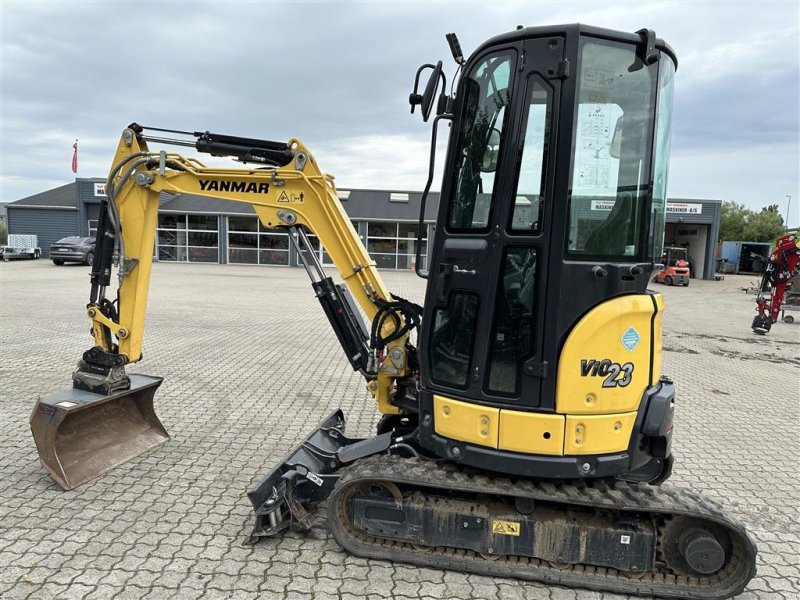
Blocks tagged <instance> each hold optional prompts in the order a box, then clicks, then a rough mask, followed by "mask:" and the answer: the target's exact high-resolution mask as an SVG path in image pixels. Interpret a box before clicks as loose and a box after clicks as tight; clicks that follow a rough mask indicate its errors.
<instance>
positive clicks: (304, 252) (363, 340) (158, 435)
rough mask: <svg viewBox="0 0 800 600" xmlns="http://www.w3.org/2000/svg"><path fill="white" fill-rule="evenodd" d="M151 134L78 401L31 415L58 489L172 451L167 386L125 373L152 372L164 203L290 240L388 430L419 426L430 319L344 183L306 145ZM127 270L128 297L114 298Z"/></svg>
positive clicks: (107, 221)
mask: <svg viewBox="0 0 800 600" xmlns="http://www.w3.org/2000/svg"><path fill="white" fill-rule="evenodd" d="M147 129H148V131H150V130H152V128H147ZM145 130H146V128H144V127H141V126H139V125H137V124H135V123H134V124H132V125H130V126H128V127H127V128H126V129H125V130H124V131H123V132H122V136H121V138H120V141H119V145H118V146H117V151H116V155H115V157H114V162H113V165H114V166H113V167H112V168H111V171H110V173H109V177H108V180H107V182H106V198H105V199H104V200H103V202H102V204H101V209H100V214H99V218H98V229H97V235H96V246H95V252H94V260H93V263H92V270H91V292H90V296H89V302H88V304H87V307H86V312H87V315H88V317H89V319H90V320H91V333H92V337H93V339H94V344H93V346H92V347H91V348H89V349H88V350H87V351H86V352H84V353H83V355H82V357H81V359H80V360H79V361H78V368H77V370H76V371H75V372H74V373H73V375H72V383H73V386H72V388H71V389H69V390H64V391H61V392H58V393H55V394H50V395H48V396H44V397H41V398H39V400H38V402H37V403H36V406H35V407H34V410H33V414H32V415H31V430H32V432H33V437H34V440H35V441H36V445H37V448H38V451H39V456H40V457H41V459H42V464H43V465H44V466H45V468H47V470H48V471H49V472H50V473H51V475H52V476H53V478H54V479H55V480H56V481H57V482H58V483H59V484H61V486H62V487H64V488H65V489H72V488H74V487H76V486H78V485H80V484H82V483H84V482H86V481H88V480H90V479H93V478H94V477H97V476H98V475H100V474H102V473H104V472H105V471H108V470H109V469H112V468H114V467H116V466H117V465H119V464H122V463H124V462H126V461H127V460H130V459H131V458H133V457H135V456H138V455H139V454H141V453H142V452H145V451H146V450H149V449H150V448H153V447H154V446H156V445H158V444H161V443H162V442H164V441H166V440H167V439H169V434H168V433H167V430H166V429H165V428H164V426H163V425H162V424H161V421H160V420H159V419H158V417H157V415H156V413H155V410H154V408H153V397H154V394H155V392H156V390H157V388H158V386H159V385H160V384H161V381H162V379H161V378H159V377H152V376H147V375H139V374H131V375H128V373H127V372H126V365H128V364H130V363H135V362H137V361H139V360H141V359H142V342H143V337H144V328H145V316H146V310H147V297H148V291H149V286H150V273H151V267H152V263H153V249H154V247H155V241H156V230H157V225H158V210H159V205H160V202H161V194H162V193H165V192H166V193H173V194H192V195H196V196H207V197H210V198H217V199H221V200H228V201H232V202H240V203H244V204H249V205H250V206H252V207H253V210H254V211H255V213H256V215H257V216H258V218H259V220H260V221H261V223H262V224H263V225H264V226H265V227H267V228H274V229H282V230H285V231H287V232H288V234H289V239H290V240H291V242H292V243H293V244H294V245H295V247H296V248H297V250H298V256H299V258H300V261H301V262H302V263H303V266H304V267H305V268H306V271H307V272H308V274H309V276H310V277H311V279H312V286H313V289H314V292H315V294H316V296H317V298H318V299H319V301H320V304H321V305H322V308H323V310H324V311H325V314H326V316H327V317H328V319H329V321H330V323H331V326H332V327H333V329H334V332H335V333H336V336H337V338H338V340H339V342H340V343H341V345H342V348H343V350H344V351H345V354H346V356H347V359H348V361H349V362H350V364H351V366H352V367H353V369H354V370H356V371H359V372H360V373H361V374H362V375H363V376H364V378H365V379H366V385H367V389H368V390H369V392H370V393H371V394H372V396H373V397H374V398H375V399H376V401H377V407H378V410H379V411H380V412H381V413H383V414H384V416H385V418H386V419H398V418H403V415H407V414H409V413H413V412H415V411H416V407H417V405H416V397H415V396H414V390H415V381H416V377H415V375H416V373H417V370H418V367H417V357H416V351H415V349H414V348H413V346H411V344H410V343H409V333H410V331H411V329H413V328H414V327H416V326H417V325H418V324H419V322H420V318H421V311H422V309H421V307H418V306H416V305H415V304H413V303H411V302H408V301H406V300H403V299H402V298H399V297H393V296H392V295H391V294H390V293H389V290H388V289H387V287H386V285H385V284H384V282H383V280H382V279H381V276H380V274H379V273H378V271H377V270H376V268H375V262H374V261H373V260H372V259H371V258H370V257H369V255H368V254H367V251H366V249H365V248H364V245H363V244H362V243H361V239H360V238H359V237H358V234H357V233H356V231H355V230H354V228H353V226H352V224H351V222H350V219H349V218H348V216H347V214H346V213H345V211H344V209H343V208H342V206H341V204H340V202H339V198H338V196H337V194H336V187H335V185H334V182H333V177H332V176H330V175H327V174H325V173H323V172H322V171H320V169H319V167H318V166H317V163H316V160H315V159H314V157H313V156H312V154H311V153H310V152H309V151H308V149H307V148H306V147H305V146H304V145H303V143H302V142H300V141H299V140H296V139H292V140H289V141H288V142H287V143H281V142H270V141H265V140H256V139H251V138H240V137H234V136H225V135H218V134H212V133H208V132H198V133H191V132H176V131H170V130H163V129H162V130H155V131H157V132H170V133H177V134H180V135H182V136H184V139H175V138H164V137H158V136H154V135H147V134H146V133H145ZM185 136H191V138H194V139H185ZM148 142H159V143H167V144H176V145H182V146H191V147H194V148H195V149H196V150H198V151H200V152H206V153H209V154H212V155H215V156H232V157H234V158H235V159H237V160H239V161H242V162H248V163H256V164H257V166H254V167H245V168H219V167H207V166H205V165H203V164H202V163H201V162H199V161H198V160H196V159H194V158H188V157H186V156H183V155H181V154H178V153H174V152H166V151H157V152H154V151H151V150H150V149H149V148H148ZM306 230H309V231H311V232H313V233H314V235H316V236H317V237H318V238H319V240H320V242H321V243H322V244H323V245H324V247H325V250H326V252H327V253H328V254H329V255H330V257H331V259H332V260H333V262H334V264H335V265H336V268H337V270H338V272H339V275H340V277H341V279H342V281H343V282H344V283H343V284H337V283H335V282H334V281H333V279H332V278H331V277H329V276H327V275H326V274H325V272H324V270H323V269H322V265H321V264H320V262H319V259H318V258H317V256H316V254H315V253H314V252H313V249H312V247H311V245H310V243H309V240H308V237H307V235H306ZM115 261H116V262H117V269H116V276H117V277H118V282H117V283H118V285H112V275H113V272H114V269H113V267H114V263H115ZM115 288H116V289H115ZM112 290H113V291H112ZM114 292H115V293H114ZM359 308H360V309H361V312H363V313H364V314H365V315H366V317H367V319H368V321H369V322H370V323H371V326H370V327H367V326H366V325H365V324H364V321H363V318H362V316H361V312H360V311H359Z"/></svg>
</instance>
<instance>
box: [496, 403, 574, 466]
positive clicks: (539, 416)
mask: <svg viewBox="0 0 800 600" xmlns="http://www.w3.org/2000/svg"><path fill="white" fill-rule="evenodd" d="M499 441H500V443H499V449H500V450H510V451H512V452H526V453H528V454H548V455H552V456H561V455H563V454H564V415H548V414H543V413H531V412H521V411H516V410H501V411H500V432H499Z"/></svg>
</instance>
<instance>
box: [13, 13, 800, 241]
mask: <svg viewBox="0 0 800 600" xmlns="http://www.w3.org/2000/svg"><path fill="white" fill-rule="evenodd" d="M799 6H800V3H798V2H796V1H787V2H765V1H760V2H666V1H665V2H658V1H648V2H533V1H527V2H497V1H494V2H483V1H481V2H462V3H458V2H441V3H436V2H380V3H378V2H340V3H337V2H325V3H323V2H315V3H312V2H302V1H298V0H295V1H293V2H280V3H278V2H224V3H223V2H158V3H156V2H147V1H143V0H140V1H138V2H110V1H103V2H92V1H86V0H83V1H80V2H36V1H32V0H26V1H24V2H18V1H12V0H0V201H13V200H17V199H20V198H23V197H26V196H29V195H31V194H35V193H38V192H42V191H45V190H47V189H50V188H53V187H55V186H58V185H62V184H64V183H69V182H70V181H73V180H74V177H75V175H74V174H73V173H72V172H71V160H72V145H73V143H74V142H75V139H78V140H79V142H78V147H79V161H78V176H79V177H105V176H106V174H107V172H108V169H109V167H110V160H111V158H112V155H113V153H114V150H115V148H116V144H117V141H118V139H119V135H120V133H121V131H122V129H124V127H125V126H126V125H128V123H131V122H134V121H136V122H139V123H142V124H144V125H151V126H156V127H165V128H170V129H180V130H189V131H198V130H201V131H206V130H209V131H213V132H217V133H226V134H231V135H241V136H246V137H255V138H263V139H272V140H286V139H289V138H291V137H297V138H300V139H301V140H303V141H304V142H305V143H306V145H307V146H308V147H309V148H310V149H311V151H312V152H313V153H314V155H315V156H316V158H317V161H318V163H319V164H320V166H321V168H322V169H323V170H325V171H327V172H330V173H333V174H334V175H335V176H336V182H337V186H338V187H340V188H354V187H355V188H358V187H370V188H378V189H397V190H421V189H422V188H423V187H424V184H425V180H426V177H427V170H428V151H429V144H430V123H423V121H422V119H421V118H419V115H418V114H414V115H411V114H409V106H408V94H409V92H410V91H411V88H412V85H413V78H414V74H415V72H416V69H417V67H418V66H419V65H421V64H423V63H428V62H436V60H442V61H443V62H444V65H445V72H446V73H447V75H448V81H449V80H450V78H451V77H452V75H453V74H454V72H455V64H454V63H453V61H452V58H451V57H450V51H449V48H448V46H447V43H446V41H445V37H444V36H445V34H446V33H448V32H450V31H454V32H456V33H457V34H458V36H459V39H460V41H461V46H462V48H463V49H464V52H465V54H467V55H468V54H469V53H471V51H472V50H474V49H475V48H476V47H477V46H479V45H480V44H481V43H482V42H483V41H484V40H486V39H488V38H490V37H492V36H494V35H497V34H500V33H504V32H506V31H510V30H513V29H515V28H516V26H517V25H523V26H536V25H555V24H561V23H574V22H581V23H585V24H587V25H596V26H600V27H607V28H611V29H619V30H623V31H636V30H638V29H641V28H643V27H647V28H650V29H654V30H655V31H656V33H657V34H658V36H659V37H661V38H663V39H664V40H666V41H667V42H668V43H669V44H670V45H671V46H672V47H673V48H674V49H675V51H676V53H677V55H678V60H679V67H678V73H677V78H676V85H675V104H674V117H673V138H672V154H671V163H670V181H669V189H668V195H669V197H671V198H716V199H720V200H734V201H737V202H741V203H744V204H745V205H747V206H748V207H750V208H753V209H758V208H760V207H763V206H767V205H770V204H778V205H779V207H780V212H781V214H782V215H786V208H787V197H786V196H787V195H790V196H791V198H792V199H791V203H792V207H791V214H790V217H789V224H790V225H791V226H797V225H798V224H800V100H799V99H798V95H800V12H799V10H798V7H799ZM443 146H444V137H443V136H442V139H441V140H440V148H441V147H443ZM438 156H439V164H441V162H442V160H443V157H444V153H443V152H441V153H439V155H438ZM203 160H204V162H208V163H211V164H218V163H214V160H213V159H212V160H207V159H203ZM439 185H440V178H439V177H437V178H436V180H435V182H434V186H433V187H434V189H438V187H439Z"/></svg>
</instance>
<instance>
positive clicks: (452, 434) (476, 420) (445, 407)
mask: <svg viewBox="0 0 800 600" xmlns="http://www.w3.org/2000/svg"><path fill="white" fill-rule="evenodd" d="M433 410H434V412H435V413H436V417H435V422H436V432H437V433H439V434H440V435H444V436H447V437H449V438H451V439H454V440H460V441H462V442H469V443H471V444H478V445H480V446H488V447H490V448H497V434H498V430H499V425H500V409H498V408H491V407H489V406H481V405H480V404H470V403H468V402H461V401H459V400H452V399H451V398H445V397H444V396H436V395H434V397H433Z"/></svg>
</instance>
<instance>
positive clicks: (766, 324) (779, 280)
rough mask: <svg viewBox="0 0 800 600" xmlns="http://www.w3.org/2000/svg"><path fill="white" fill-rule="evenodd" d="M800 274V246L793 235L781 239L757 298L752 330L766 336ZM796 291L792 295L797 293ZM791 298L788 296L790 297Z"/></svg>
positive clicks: (770, 258)
mask: <svg viewBox="0 0 800 600" xmlns="http://www.w3.org/2000/svg"><path fill="white" fill-rule="evenodd" d="M798 274H800V248H798V246H797V238H796V236H795V235H793V234H789V235H784V236H783V237H781V238H778V241H777V242H776V243H775V250H773V251H772V254H770V257H769V263H767V268H766V270H765V271H764V277H763V279H762V280H761V288H760V289H759V291H758V297H757V298H756V305H757V306H756V310H757V311H758V315H756V317H755V318H754V319H753V325H752V328H753V331H754V332H756V333H758V334H761V335H764V334H765V333H767V332H768V331H769V330H770V328H771V327H772V324H773V323H775V322H776V321H777V320H778V315H779V314H780V312H781V304H783V300H784V295H785V294H786V292H787V291H788V290H789V289H790V288H791V286H792V283H793V280H794V279H795V277H797V275H798ZM797 291H798V290H794V292H793V293H792V292H790V293H792V295H797ZM787 299H788V297H787Z"/></svg>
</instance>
